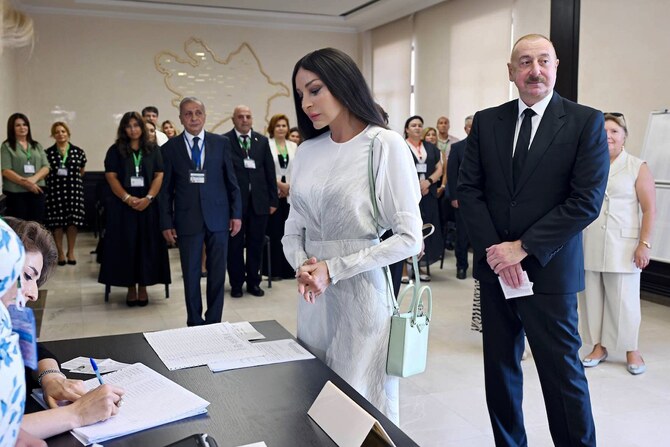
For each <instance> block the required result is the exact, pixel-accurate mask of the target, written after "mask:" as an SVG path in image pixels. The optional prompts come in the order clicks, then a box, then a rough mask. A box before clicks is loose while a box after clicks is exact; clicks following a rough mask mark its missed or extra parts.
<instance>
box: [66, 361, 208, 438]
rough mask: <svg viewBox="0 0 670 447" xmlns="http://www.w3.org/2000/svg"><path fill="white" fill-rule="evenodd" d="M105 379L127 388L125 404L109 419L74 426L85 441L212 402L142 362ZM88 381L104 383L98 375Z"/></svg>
mask: <svg viewBox="0 0 670 447" xmlns="http://www.w3.org/2000/svg"><path fill="white" fill-rule="evenodd" d="M105 383H106V384H110V385H116V386H119V387H121V388H123V390H124V391H125V394H124V395H123V405H122V406H121V407H120V408H119V412H118V413H117V414H116V416H113V417H111V418H109V419H107V420H106V421H103V422H98V423H97V424H93V425H89V426H88V427H81V428H77V429H74V430H72V434H73V435H74V436H75V437H76V438H77V439H79V440H80V441H81V442H82V443H83V444H84V445H89V444H92V443H94V442H104V441H107V440H109V439H113V438H117V437H119V436H125V435H128V434H130V433H135V432H138V431H142V430H146V429H148V428H152V427H157V426H159V425H163V424H167V423H169V422H173V421H178V420H180V419H185V418H188V417H191V416H195V415H198V414H202V413H206V412H207V406H208V405H209V402H207V401H206V400H205V399H202V398H201V397H199V396H197V395H195V394H193V393H192V392H190V391H189V390H187V389H186V388H184V387H182V386H181V385H178V384H176V383H174V382H173V381H171V380H170V379H168V378H167V377H164V376H162V375H161V374H159V373H157V372H156V371H154V370H152V369H151V368H149V367H148V366H146V365H143V364H142V363H135V364H134V365H131V366H129V367H127V368H124V369H122V370H119V371H116V372H113V373H110V374H108V375H106V376H105ZM84 385H85V386H86V388H88V389H89V390H91V389H93V388H96V387H98V386H100V385H99V383H98V379H89V380H87V381H86V382H84Z"/></svg>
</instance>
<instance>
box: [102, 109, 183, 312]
mask: <svg viewBox="0 0 670 447" xmlns="http://www.w3.org/2000/svg"><path fill="white" fill-rule="evenodd" d="M105 178H106V179H107V183H109V186H110V188H111V190H112V194H111V195H110V197H109V198H108V200H107V201H106V202H105V210H106V215H107V225H106V229H105V236H104V241H103V249H102V250H103V251H102V256H101V261H102V262H101V266H100V275H99V277H98V282H100V283H102V284H108V285H111V286H117V287H127V288H128V294H127V295H126V304H127V305H128V306H129V307H132V306H136V305H138V306H146V305H147V304H148V303H149V297H148V295H147V286H150V285H153V284H169V283H170V264H169V260H168V252H167V245H166V244H165V240H164V239H163V236H162V234H161V232H160V225H159V223H158V203H156V202H155V200H154V198H155V197H156V195H157V194H158V192H159V191H160V188H161V183H162V182H163V158H162V157H161V153H160V150H158V146H156V144H155V143H152V142H151V141H149V137H148V134H147V130H146V127H145V125H144V120H143V119H142V117H141V116H140V114H139V113H137V112H126V113H125V114H124V115H123V117H122V118H121V123H120V124H119V128H118V130H117V139H116V143H114V144H113V145H112V147H110V148H109V150H108V151H107V156H106V157H105Z"/></svg>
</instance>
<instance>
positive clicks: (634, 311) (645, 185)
mask: <svg viewBox="0 0 670 447" xmlns="http://www.w3.org/2000/svg"><path fill="white" fill-rule="evenodd" d="M605 130H606V132H607V145H608V147H609V152H610V172H609V178H608V180H607V190H606V191H605V200H604V202H603V206H602V209H601V210H600V215H599V216H598V219H596V220H595V221H594V222H593V223H592V224H591V225H589V226H588V227H587V228H586V229H585V230H584V268H585V270H586V276H585V277H584V279H585V283H586V284H585V285H586V287H585V290H584V292H583V293H581V294H579V309H580V316H579V323H580V332H581V334H582V338H583V339H584V342H585V343H586V344H592V345H594V346H593V351H592V352H591V353H590V354H589V355H588V356H586V358H584V360H582V363H583V364H584V366H586V367H593V366H597V365H598V364H599V363H600V362H602V361H604V360H605V359H606V358H607V348H610V349H614V350H620V351H626V364H627V369H628V372H630V373H631V374H633V375H637V374H642V373H643V372H645V370H646V365H645V363H644V360H643V359H642V356H641V355H640V352H639V351H638V334H639V331H640V320H641V315H640V272H641V270H642V269H644V268H645V267H647V265H649V256H650V254H651V235H652V229H653V226H654V217H655V214H656V189H655V186H654V178H653V177H652V175H651V170H650V169H649V167H648V166H647V164H646V163H645V162H644V161H643V160H640V159H639V158H637V157H634V156H632V155H630V154H629V153H627V152H626V151H625V150H624V143H625V141H626V137H627V136H628V129H627V128H626V121H625V119H624V117H623V115H622V114H620V113H606V114H605ZM640 211H641V212H642V213H641V216H642V217H641V218H640Z"/></svg>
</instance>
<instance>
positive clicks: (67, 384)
mask: <svg viewBox="0 0 670 447" xmlns="http://www.w3.org/2000/svg"><path fill="white" fill-rule="evenodd" d="M38 346H39V345H38ZM47 352H48V351H47ZM40 357H42V356H41V355H40ZM34 374H37V377H38V378H40V379H39V382H40V383H39V385H40V386H41V387H42V391H43V392H44V400H45V402H46V403H47V405H49V407H50V408H57V407H58V401H63V400H66V401H70V402H74V401H75V400H77V399H79V398H80V397H81V396H83V395H84V394H86V387H85V386H84V382H82V381H81V380H74V379H68V378H67V377H65V374H63V373H62V372H60V367H59V365H58V362H57V361H56V359H54V358H50V357H47V358H40V361H39V362H38V363H37V371H36V372H35V373H34Z"/></svg>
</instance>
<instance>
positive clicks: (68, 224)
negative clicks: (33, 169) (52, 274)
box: [46, 121, 86, 265]
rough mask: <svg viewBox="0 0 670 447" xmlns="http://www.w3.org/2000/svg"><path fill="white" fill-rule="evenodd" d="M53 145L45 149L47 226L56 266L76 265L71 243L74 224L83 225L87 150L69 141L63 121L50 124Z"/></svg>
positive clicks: (74, 236) (74, 231) (74, 239)
mask: <svg viewBox="0 0 670 447" xmlns="http://www.w3.org/2000/svg"><path fill="white" fill-rule="evenodd" d="M51 136H52V137H53V139H54V140H56V144H54V145H53V146H51V147H50V148H47V150H46V154H47V160H49V166H50V167H51V171H50V172H49V176H48V177H47V186H48V187H49V194H47V207H46V208H47V218H46V226H47V228H49V229H50V230H51V231H52V232H53V234H54V239H55V241H56V247H57V248H58V265H65V263H66V262H67V263H68V264H70V265H75V264H77V260H76V259H75V255H74V244H75V241H76V239H77V227H81V226H83V225H84V182H83V181H82V177H83V176H84V167H85V166H86V153H85V152H84V151H83V149H81V148H79V147H77V146H73V145H72V144H70V128H69V127H68V125H67V124H65V123H64V122H62V121H56V122H55V123H53V124H52V125H51ZM63 233H65V234H66V235H67V260H66V258H65V252H64V250H63Z"/></svg>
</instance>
